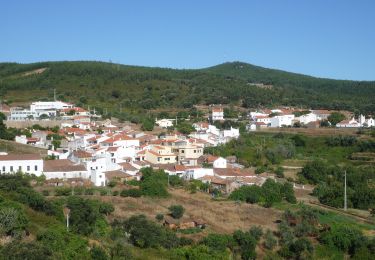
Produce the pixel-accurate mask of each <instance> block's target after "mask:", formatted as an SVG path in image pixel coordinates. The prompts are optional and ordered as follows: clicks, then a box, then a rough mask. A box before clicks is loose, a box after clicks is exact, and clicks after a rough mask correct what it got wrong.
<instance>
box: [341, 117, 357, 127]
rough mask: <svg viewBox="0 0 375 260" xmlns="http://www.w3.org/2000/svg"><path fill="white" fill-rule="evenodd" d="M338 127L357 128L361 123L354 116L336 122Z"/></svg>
mask: <svg viewBox="0 0 375 260" xmlns="http://www.w3.org/2000/svg"><path fill="white" fill-rule="evenodd" d="M336 127H340V128H356V127H361V124H360V123H359V122H357V120H355V119H354V117H353V118H352V119H350V120H343V121H341V122H339V123H337V124H336Z"/></svg>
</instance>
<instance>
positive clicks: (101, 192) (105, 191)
mask: <svg viewBox="0 0 375 260" xmlns="http://www.w3.org/2000/svg"><path fill="white" fill-rule="evenodd" d="M107 195H108V191H107V190H106V189H101V190H100V196H107Z"/></svg>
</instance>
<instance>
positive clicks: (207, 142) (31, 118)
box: [0, 100, 375, 194]
mask: <svg viewBox="0 0 375 260" xmlns="http://www.w3.org/2000/svg"><path fill="white" fill-rule="evenodd" d="M1 110H2V112H3V113H5V114H7V123H10V124H14V123H21V125H22V123H29V124H30V122H33V124H35V122H36V123H43V122H44V123H45V122H47V123H48V122H50V121H51V120H54V121H53V122H59V126H58V127H54V128H53V130H54V131H52V130H51V129H52V128H48V130H42V129H32V132H31V136H26V135H19V136H16V138H15V142H17V143H21V144H25V145H30V146H34V147H38V148H43V149H47V150H48V153H47V155H48V156H47V157H44V158H43V156H42V155H38V154H11V153H7V151H2V153H1V155H0V172H1V173H9V172H14V173H15V172H23V173H29V174H34V175H36V176H44V177H45V179H46V181H45V182H46V185H49V186H64V185H67V186H72V185H76V186H83V185H86V186H90V185H93V186H106V185H108V183H110V182H111V181H112V180H120V181H130V180H140V178H141V173H140V170H141V169H142V168H145V167H152V168H153V169H163V170H164V171H165V172H166V173H168V174H169V175H177V176H179V177H181V178H183V179H185V180H200V181H202V182H204V183H209V184H210V185H211V186H212V187H215V188H217V189H219V190H220V191H221V192H223V193H225V194H229V193H230V192H232V191H233V190H235V189H236V188H238V187H241V186H243V185H259V186H261V185H262V184H263V183H264V182H265V181H266V180H267V178H273V179H275V175H274V174H273V173H262V174H256V173H255V169H253V168H245V167H244V166H243V165H241V164H239V163H238V162H237V158H236V157H235V156H229V157H227V158H223V157H217V156H214V155H212V154H205V153H204V150H205V148H207V147H215V146H218V145H223V144H225V143H227V142H229V141H231V140H233V139H237V138H239V137H240V129H239V128H234V127H232V126H231V127H230V128H229V129H219V128H218V127H217V126H215V122H222V121H224V120H225V116H224V108H223V106H222V105H212V106H211V107H210V110H209V115H208V117H207V120H206V121H202V122H194V123H191V125H192V127H193V128H194V129H195V131H193V132H191V133H190V134H182V133H180V132H178V131H175V130H173V131H167V132H162V133H161V134H155V133H149V132H145V131H141V130H139V129H135V128H133V127H132V126H131V125H123V124H115V123H113V122H112V121H111V120H109V119H106V120H103V119H101V116H100V115H98V114H97V113H96V112H95V110H90V109H87V110H86V109H84V108H81V107H77V106H75V105H73V104H71V103H67V102H62V101H56V100H55V101H50V102H33V103H31V105H30V107H29V108H28V109H24V108H20V107H12V108H10V107H6V106H2V107H1ZM332 113H334V111H328V110H301V109H294V108H277V109H260V110H256V111H250V112H249V113H248V119H247V120H248V123H247V124H246V131H259V130H262V129H265V128H281V127H282V128H285V127H307V128H318V127H320V126H321V124H322V122H328V124H330V122H329V121H328V118H329V116H330V115H331V114H332ZM346 117H347V118H351V119H349V120H347V119H345V120H343V121H341V122H338V123H337V124H336V127H338V128H359V127H373V126H375V122H374V119H372V118H371V117H369V118H365V116H363V115H360V116H359V118H358V120H356V119H354V117H353V115H352V114H351V113H347V114H346ZM56 120H57V121H56ZM176 122H177V120H176V119H165V118H164V119H159V120H157V119H156V122H155V123H156V125H158V126H159V128H160V129H171V128H173V126H174V124H175V123H176Z"/></svg>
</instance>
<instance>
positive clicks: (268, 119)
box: [255, 116, 271, 125]
mask: <svg viewBox="0 0 375 260" xmlns="http://www.w3.org/2000/svg"><path fill="white" fill-rule="evenodd" d="M255 120H256V122H257V123H264V124H266V125H269V124H271V117H269V116H258V117H256V119H255Z"/></svg>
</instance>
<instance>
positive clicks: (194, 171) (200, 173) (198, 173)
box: [183, 168, 214, 180]
mask: <svg viewBox="0 0 375 260" xmlns="http://www.w3.org/2000/svg"><path fill="white" fill-rule="evenodd" d="M213 175H214V171H213V169H211V168H191V169H187V170H186V171H185V172H184V173H183V178H185V179H187V180H192V179H194V180H195V179H199V178H202V177H204V176H213Z"/></svg>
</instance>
